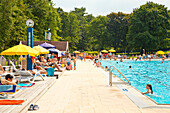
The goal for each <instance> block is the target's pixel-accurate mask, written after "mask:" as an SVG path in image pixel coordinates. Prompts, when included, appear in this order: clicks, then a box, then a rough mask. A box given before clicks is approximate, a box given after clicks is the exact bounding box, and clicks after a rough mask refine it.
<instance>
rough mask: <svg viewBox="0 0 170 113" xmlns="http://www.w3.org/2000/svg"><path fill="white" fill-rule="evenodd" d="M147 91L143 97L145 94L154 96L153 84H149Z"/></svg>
mask: <svg viewBox="0 0 170 113" xmlns="http://www.w3.org/2000/svg"><path fill="white" fill-rule="evenodd" d="M146 89H147V92H144V93H142V94H143V95H144V94H147V93H151V94H153V90H152V86H151V84H147V85H146Z"/></svg>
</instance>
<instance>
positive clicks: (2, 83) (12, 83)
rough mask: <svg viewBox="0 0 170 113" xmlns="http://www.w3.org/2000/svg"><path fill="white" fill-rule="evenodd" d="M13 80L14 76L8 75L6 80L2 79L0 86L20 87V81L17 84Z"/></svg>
mask: <svg viewBox="0 0 170 113" xmlns="http://www.w3.org/2000/svg"><path fill="white" fill-rule="evenodd" d="M12 80H13V76H12V75H10V74H7V75H6V76H5V79H1V78H0V85H16V86H17V87H20V86H18V85H17V83H18V80H17V82H13V81H12Z"/></svg>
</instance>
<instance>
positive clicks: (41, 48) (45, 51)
mask: <svg viewBox="0 0 170 113" xmlns="http://www.w3.org/2000/svg"><path fill="white" fill-rule="evenodd" d="M33 49H35V50H37V51H39V54H48V53H49V51H48V50H47V49H45V48H43V47H41V46H39V45H38V46H34V47H33Z"/></svg>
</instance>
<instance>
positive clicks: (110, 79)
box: [109, 66, 131, 86]
mask: <svg viewBox="0 0 170 113" xmlns="http://www.w3.org/2000/svg"><path fill="white" fill-rule="evenodd" d="M112 67H113V68H114V69H115V70H116V71H117V72H119V73H120V74H121V75H122V76H123V77H124V78H125V79H126V80H127V81H128V83H129V84H130V85H131V82H130V81H129V80H128V79H127V78H126V77H125V76H124V75H123V74H122V73H121V72H120V71H119V70H118V69H116V68H115V67H114V66H110V68H109V71H110V77H109V84H110V86H112V78H111V75H112V71H113V70H114V69H111V68H112Z"/></svg>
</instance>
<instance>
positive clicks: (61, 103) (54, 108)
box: [25, 60, 170, 113]
mask: <svg viewBox="0 0 170 113" xmlns="http://www.w3.org/2000/svg"><path fill="white" fill-rule="evenodd" d="M34 104H37V105H38V106H39V107H40V109H39V110H37V111H28V113H35V112H37V113H160V112H162V113H170V109H168V108H154V107H152V108H139V107H138V106H137V105H136V104H135V103H134V102H133V101H131V100H130V99H129V98H128V97H127V96H126V95H125V94H124V93H123V91H122V90H120V89H119V88H118V87H117V85H116V84H113V86H112V87H110V86H109V85H108V78H107V77H106V76H105V75H104V74H103V73H102V72H101V71H100V70H99V69H98V68H96V67H95V66H94V65H92V63H91V62H89V61H86V62H81V61H80V60H77V70H76V71H73V70H72V71H66V72H64V73H63V75H62V76H61V77H60V79H57V80H56V82H55V83H54V84H53V86H52V87H51V88H49V90H48V91H47V92H46V93H45V94H44V95H43V96H42V97H40V99H39V100H38V101H36V102H34ZM28 107H29V106H27V107H26V108H25V109H28Z"/></svg>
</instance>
